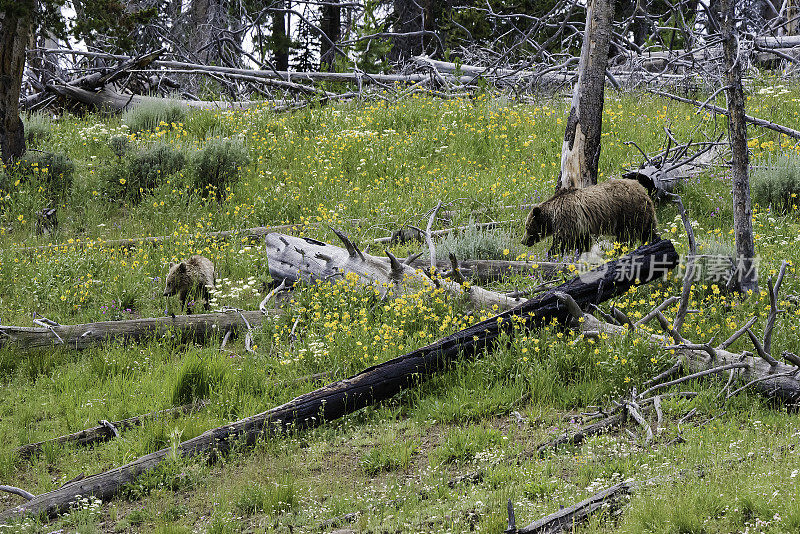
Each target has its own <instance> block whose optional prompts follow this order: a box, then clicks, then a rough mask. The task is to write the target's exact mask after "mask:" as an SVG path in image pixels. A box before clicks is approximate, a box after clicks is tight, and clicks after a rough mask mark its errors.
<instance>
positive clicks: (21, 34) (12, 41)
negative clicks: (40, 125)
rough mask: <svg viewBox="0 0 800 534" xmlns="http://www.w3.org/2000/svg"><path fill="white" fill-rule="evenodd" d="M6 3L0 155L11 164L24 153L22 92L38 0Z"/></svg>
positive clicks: (0, 24) (0, 45)
mask: <svg viewBox="0 0 800 534" xmlns="http://www.w3.org/2000/svg"><path fill="white" fill-rule="evenodd" d="M4 5H5V6H9V7H4V8H3V9H2V11H0V156H2V159H3V162H4V163H9V162H11V160H13V159H15V158H18V157H19V156H21V155H22V154H23V153H24V152H25V128H24V127H23V125H22V119H20V117H19V93H20V88H21V86H22V69H23V68H24V67H25V48H26V46H27V44H28V39H29V35H30V31H31V24H32V23H33V11H34V9H35V8H36V2H35V0H20V1H19V2H18V3H17V4H16V5H15V4H13V3H12V4H10V5H9V4H8V3H5V2H4Z"/></svg>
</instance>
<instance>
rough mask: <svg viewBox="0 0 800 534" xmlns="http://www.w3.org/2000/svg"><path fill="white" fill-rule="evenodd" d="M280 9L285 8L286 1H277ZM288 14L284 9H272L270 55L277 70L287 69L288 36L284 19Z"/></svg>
mask: <svg viewBox="0 0 800 534" xmlns="http://www.w3.org/2000/svg"><path fill="white" fill-rule="evenodd" d="M277 7H278V9H280V10H285V9H286V2H285V1H284V0H280V1H279V2H277ZM288 18H289V14H288V13H286V12H285V11H274V12H273V13H272V55H273V58H274V60H275V68H276V69H277V70H289V37H288V36H287V31H286V19H288Z"/></svg>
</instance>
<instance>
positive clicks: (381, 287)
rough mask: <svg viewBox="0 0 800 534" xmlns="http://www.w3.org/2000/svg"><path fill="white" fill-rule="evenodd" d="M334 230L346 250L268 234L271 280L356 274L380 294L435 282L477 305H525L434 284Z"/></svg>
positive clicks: (504, 307)
mask: <svg viewBox="0 0 800 534" xmlns="http://www.w3.org/2000/svg"><path fill="white" fill-rule="evenodd" d="M333 231H334V232H335V233H336V234H337V235H338V236H339V238H340V239H342V241H343V242H344V244H345V246H346V249H344V248H341V247H337V246H335V245H330V244H328V243H323V242H322V241H317V240H316V239H311V238H307V237H295V236H290V235H284V234H278V233H274V234H269V235H267V236H266V238H264V242H265V243H266V252H267V261H268V263H269V274H270V276H272V279H273V280H274V281H276V282H280V281H283V280H285V281H286V284H287V285H289V286H291V285H292V284H294V283H295V282H297V281H303V282H305V283H307V284H313V283H316V281H317V280H321V281H330V280H334V279H336V278H340V277H343V276H345V275H346V274H347V273H354V274H356V275H357V276H358V279H359V281H360V282H361V283H364V284H368V285H373V286H374V287H376V288H377V289H378V291H380V293H381V295H385V294H386V292H387V291H388V289H389V288H394V289H393V291H394V294H395V295H401V294H403V293H404V292H406V291H407V290H408V289H409V288H410V287H412V288H413V287H414V286H415V285H416V286H420V285H421V284H430V283H435V284H437V285H438V286H440V287H443V288H444V289H445V290H446V291H447V292H449V293H451V294H454V295H464V296H466V297H467V298H468V299H469V300H470V301H471V302H472V303H473V304H474V305H475V306H486V307H492V306H497V308H496V309H500V310H507V309H509V308H512V307H514V306H516V305H518V304H521V303H522V302H523V300H522V299H520V298H513V297H509V296H507V295H504V294H502V293H497V292H496V291H489V290H486V289H483V288H481V287H478V286H470V287H466V286H465V285H462V284H458V283H456V282H453V281H450V280H445V279H437V280H436V281H435V282H434V281H431V280H430V279H429V278H428V277H427V276H425V275H423V274H422V273H420V272H418V270H417V269H414V268H413V267H411V266H409V265H406V264H405V263H401V262H400V261H399V260H398V259H397V258H395V257H394V256H392V255H390V254H389V255H388V262H387V261H386V260H384V259H383V258H379V257H377V256H372V255H371V254H367V253H364V252H362V251H361V250H359V249H358V247H356V246H355V245H354V244H353V243H352V242H351V241H350V240H349V239H348V238H347V237H346V236H345V235H344V234H342V233H341V232H339V231H337V230H335V229H334V230H333ZM387 254H388V253H387Z"/></svg>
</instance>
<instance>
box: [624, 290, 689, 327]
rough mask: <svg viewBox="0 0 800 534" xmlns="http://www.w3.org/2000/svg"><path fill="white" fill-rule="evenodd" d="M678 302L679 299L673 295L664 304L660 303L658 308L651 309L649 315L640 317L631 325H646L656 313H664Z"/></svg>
mask: <svg viewBox="0 0 800 534" xmlns="http://www.w3.org/2000/svg"><path fill="white" fill-rule="evenodd" d="M680 300H681V299H680V298H678V297H676V296H675V295H673V296H671V297H669V298H667V299H665V300H664V302H662V303H661V304H659V305H658V306H656V307H655V308H653V310H652V311H651V312H650V313H648V314H647V315H645V316H644V317H642V318H641V319H639V320H638V321H636V322H635V323H633V325H634V326H640V325H643V324H647V323H648V322H649V321H651V320H652V319H653V318H654V317H655V316H656V314H657V313H658V312H662V311H664V309H665V308H669V307H670V306H672V305H673V304H675V303H676V302H680Z"/></svg>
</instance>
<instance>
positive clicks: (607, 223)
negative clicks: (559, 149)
mask: <svg viewBox="0 0 800 534" xmlns="http://www.w3.org/2000/svg"><path fill="white" fill-rule="evenodd" d="M657 226H658V221H657V219H656V211H655V207H654V206H653V201H652V200H650V196H649V195H648V194H647V190H646V189H645V188H644V187H642V186H641V185H640V184H639V182H637V181H635V180H608V181H607V182H603V183H601V184H597V185H593V186H590V187H584V188H582V189H575V188H570V189H564V190H561V191H559V192H557V193H556V194H555V195H554V196H553V197H552V198H550V199H549V200H545V201H544V202H542V203H541V204H538V205H536V206H534V207H533V209H531V212H530V213H529V214H528V219H527V220H526V221H525V238H524V239H523V240H522V244H523V245H527V246H532V245H533V244H534V243H536V242H537V241H541V240H542V239H544V238H545V237H547V236H549V235H551V234H552V236H553V246H552V247H550V253H551V254H553V253H555V252H561V253H562V254H563V253H564V252H565V251H567V250H575V249H577V250H578V251H579V252H586V251H588V250H589V249H590V248H591V236H593V235H603V234H605V235H613V236H614V237H616V238H617V240H619V241H637V240H640V241H642V242H647V241H650V240H653V239H654V238H656V237H657V234H656V227H657Z"/></svg>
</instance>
